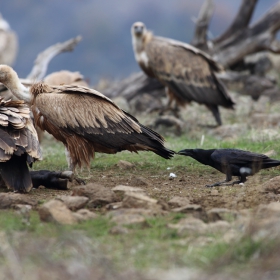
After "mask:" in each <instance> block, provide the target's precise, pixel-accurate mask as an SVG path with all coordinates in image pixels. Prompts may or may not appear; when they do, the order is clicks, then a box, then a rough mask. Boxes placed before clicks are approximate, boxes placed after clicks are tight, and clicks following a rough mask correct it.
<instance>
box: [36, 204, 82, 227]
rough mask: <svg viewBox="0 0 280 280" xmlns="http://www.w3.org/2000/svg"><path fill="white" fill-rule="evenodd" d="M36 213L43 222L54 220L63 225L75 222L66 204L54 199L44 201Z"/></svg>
mask: <svg viewBox="0 0 280 280" xmlns="http://www.w3.org/2000/svg"><path fill="white" fill-rule="evenodd" d="M38 213H39V216H40V219H41V221H43V222H54V223H58V224H64V225H72V224H75V223H76V222H77V219H76V217H75V216H74V215H73V213H72V212H71V211H70V210H69V209H68V208H67V206H66V205H65V204H64V203H63V202H62V201H59V200H55V199H52V200H50V201H48V202H46V203H44V204H43V205H42V206H41V207H40V208H39V210H38Z"/></svg>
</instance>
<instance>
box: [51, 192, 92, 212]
mask: <svg viewBox="0 0 280 280" xmlns="http://www.w3.org/2000/svg"><path fill="white" fill-rule="evenodd" d="M56 199H57V200H60V201H62V202H64V204H65V205H66V206H67V207H68V208H69V209H70V210H72V211H76V210H79V209H81V208H83V207H85V206H86V204H87V202H88V201H89V198H88V197H85V196H70V195H60V196H57V197H56Z"/></svg>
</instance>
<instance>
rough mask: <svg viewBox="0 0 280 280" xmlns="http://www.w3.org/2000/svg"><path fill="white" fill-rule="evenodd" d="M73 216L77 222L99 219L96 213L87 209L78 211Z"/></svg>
mask: <svg viewBox="0 0 280 280" xmlns="http://www.w3.org/2000/svg"><path fill="white" fill-rule="evenodd" d="M73 216H74V217H75V218H76V220H77V221H78V222H83V221H87V220H92V219H96V218H98V217H99V216H98V215H97V214H96V213H94V212H92V211H90V210H88V209H80V210H78V211H77V212H75V213H73Z"/></svg>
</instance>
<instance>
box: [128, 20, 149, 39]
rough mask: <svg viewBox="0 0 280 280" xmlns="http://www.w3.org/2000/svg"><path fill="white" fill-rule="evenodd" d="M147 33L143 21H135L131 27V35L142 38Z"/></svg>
mask: <svg viewBox="0 0 280 280" xmlns="http://www.w3.org/2000/svg"><path fill="white" fill-rule="evenodd" d="M146 33H147V28H146V26H145V24H144V23H143V22H140V21H138V22H135V23H134V24H133V25H132V27H131V34H132V36H133V37H136V38H142V37H144V36H145V34H146Z"/></svg>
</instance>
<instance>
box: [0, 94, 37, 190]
mask: <svg viewBox="0 0 280 280" xmlns="http://www.w3.org/2000/svg"><path fill="white" fill-rule="evenodd" d="M38 159H41V150H40V146H39V142H38V137H37V133H36V130H35V129H34V126H33V123H32V121H31V119H30V110H29V108H28V107H27V106H26V105H25V104H24V102H23V101H20V100H18V101H4V100H3V98H2V97H0V172H1V177H2V179H3V181H4V182H5V184H6V186H7V187H8V188H9V189H11V190H14V191H21V192H28V191H29V190H30V189H31V188H32V181H31V177H30V174H29V169H28V165H29V166H32V163H33V162H34V161H36V160H38Z"/></svg>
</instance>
